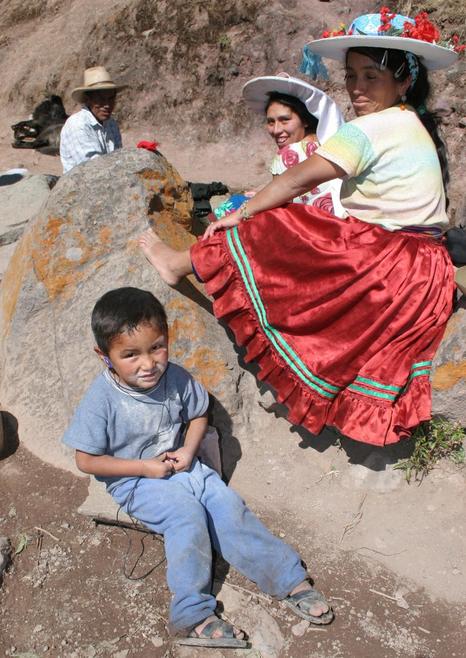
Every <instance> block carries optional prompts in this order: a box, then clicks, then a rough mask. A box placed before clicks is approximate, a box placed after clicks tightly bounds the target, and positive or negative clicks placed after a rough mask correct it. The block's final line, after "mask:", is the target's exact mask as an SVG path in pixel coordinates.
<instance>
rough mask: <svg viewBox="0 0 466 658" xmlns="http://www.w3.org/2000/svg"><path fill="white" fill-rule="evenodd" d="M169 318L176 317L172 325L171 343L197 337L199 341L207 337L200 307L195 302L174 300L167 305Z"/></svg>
mask: <svg viewBox="0 0 466 658" xmlns="http://www.w3.org/2000/svg"><path fill="white" fill-rule="evenodd" d="M166 310H167V314H168V316H169V317H170V316H173V315H176V317H175V319H174V320H173V322H171V323H170V341H171V342H174V341H176V340H177V339H179V338H180V337H181V338H189V337H190V336H193V335H194V336H195V337H196V339H197V340H200V339H202V337H203V336H205V332H206V329H205V324H204V322H203V321H202V318H201V315H200V313H199V310H198V307H197V306H196V305H195V304H194V302H188V301H185V300H181V299H176V298H175V299H172V300H171V301H170V302H169V303H168V304H167V305H166Z"/></svg>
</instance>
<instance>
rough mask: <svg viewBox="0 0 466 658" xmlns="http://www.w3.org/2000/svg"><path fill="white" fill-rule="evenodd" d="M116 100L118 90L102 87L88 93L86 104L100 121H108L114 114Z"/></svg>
mask: <svg viewBox="0 0 466 658" xmlns="http://www.w3.org/2000/svg"><path fill="white" fill-rule="evenodd" d="M115 100H116V91H114V90H113V89H109V90H105V89H100V90H99V91H91V92H88V93H87V94H86V105H87V107H88V108H89V110H90V111H91V112H92V114H93V115H94V116H95V118H96V119H97V121H99V122H100V123H103V122H104V121H107V119H110V117H111V116H112V112H113V109H114V107H115Z"/></svg>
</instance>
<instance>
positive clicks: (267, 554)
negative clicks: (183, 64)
mask: <svg viewBox="0 0 466 658" xmlns="http://www.w3.org/2000/svg"><path fill="white" fill-rule="evenodd" d="M92 331H93V333H94V337H95V340H96V343H97V345H96V347H95V351H96V352H97V354H98V355H99V357H100V358H101V359H102V361H103V362H104V363H105V366H106V369H105V370H104V371H103V372H102V373H101V374H100V375H98V377H97V378H96V379H95V380H94V382H93V383H92V384H91V386H90V388H89V390H88V391H87V393H86V394H85V396H84V398H83V399H82V400H81V402H80V404H79V406H78V408H77V410H76V412H75V414H74V417H73V419H72V421H71V424H70V426H69V428H68V430H67V431H66V433H65V435H64V438H63V440H64V442H65V444H66V445H68V446H71V447H73V448H75V449H76V464H77V466H78V468H79V469H80V470H81V471H83V472H84V473H91V474H92V475H95V477H96V478H97V479H98V480H101V481H103V482H105V483H106V486H107V491H108V492H109V493H110V494H111V495H112V496H113V498H114V499H115V500H116V502H117V503H118V504H119V505H120V506H121V507H122V508H123V509H124V510H125V512H127V513H128V514H129V515H131V516H132V517H134V518H136V519H139V521H141V522H142V523H143V524H144V525H146V526H147V527H148V528H149V529H150V530H153V531H154V532H156V533H159V534H162V535H163V536H164V540H165V553H166V557H167V581H168V586H169V588H170V591H171V593H172V595H173V598H172V602H171V608H170V625H169V628H170V631H171V632H172V633H174V634H176V635H178V636H181V637H180V639H179V640H178V641H179V642H180V643H182V644H194V645H200V646H210V647H211V646H216V647H236V648H238V647H246V646H247V642H246V639H245V634H244V633H243V632H242V631H240V630H239V629H237V628H235V627H234V626H232V625H231V624H229V623H227V622H226V621H225V620H223V619H220V618H219V617H217V616H216V615H215V608H216V599H215V597H214V596H213V595H212V593H211V584H212V547H213V548H214V549H215V550H216V551H217V552H218V553H219V554H220V555H222V556H223V558H224V559H225V560H227V561H228V562H229V563H230V564H231V565H232V566H233V567H235V568H236V569H237V570H238V571H240V572H241V573H242V574H244V575H245V576H247V577H248V578H250V579H251V580H252V581H254V582H255V583H257V585H258V586H259V587H260V588H261V590H262V591H264V592H266V593H267V594H270V595H271V596H275V597H277V598H278V599H284V600H285V601H286V602H287V604H288V605H290V607H292V608H293V610H294V611H295V612H296V614H298V615H299V616H301V617H303V618H304V619H308V620H309V621H310V622H313V623H316V624H327V623H329V622H331V621H332V619H333V612H332V610H331V609H330V608H329V606H328V604H327V602H326V601H325V599H324V597H323V596H322V594H320V593H319V592H317V591H316V590H315V589H314V588H313V587H312V586H311V584H310V582H309V577H308V575H307V573H306V571H305V569H304V568H303V566H302V564H301V560H300V558H299V556H298V555H297V553H296V552H295V551H294V550H293V549H291V548H290V547H289V546H288V545H287V544H285V543H283V542H282V541H281V540H279V539H278V538H276V537H274V536H273V535H272V534H271V533H270V532H269V531H268V530H267V529H266V528H265V526H263V525H262V523H261V522H260V521H259V520H258V519H257V518H256V517H255V516H254V515H253V514H252V512H251V511H250V510H249V509H248V508H247V507H246V505H245V504H244V502H243V501H242V500H241V498H240V497H239V496H238V495H237V494H236V493H235V492H234V491H233V490H232V489H230V488H229V487H228V486H227V485H226V484H225V483H224V482H223V481H222V479H221V478H220V477H219V476H218V474H217V473H216V472H215V471H213V470H212V469H211V468H209V467H208V466H206V465H205V464H203V463H201V462H200V461H199V460H198V458H197V457H196V454H197V452H198V449H199V446H200V444H201V442H202V439H203V436H204V434H205V432H206V429H207V407H208V393H207V391H206V390H205V389H204V387H203V386H201V384H199V383H198V382H196V381H195V380H194V379H193V378H192V377H191V376H190V375H189V373H188V372H186V370H184V369H183V368H181V367H180V366H178V365H175V364H174V363H171V362H170V361H169V360H168V326H167V318H166V315H165V311H164V308H163V307H162V305H161V304H160V302H159V301H158V300H157V299H156V298H155V297H154V296H153V295H152V294H151V293H150V292H146V291H144V290H139V289H137V288H118V289H117V290H111V291H110V292H107V293H106V294H105V295H103V297H101V298H100V299H99V300H98V302H97V304H96V305H95V307H94V310H93V312H92Z"/></svg>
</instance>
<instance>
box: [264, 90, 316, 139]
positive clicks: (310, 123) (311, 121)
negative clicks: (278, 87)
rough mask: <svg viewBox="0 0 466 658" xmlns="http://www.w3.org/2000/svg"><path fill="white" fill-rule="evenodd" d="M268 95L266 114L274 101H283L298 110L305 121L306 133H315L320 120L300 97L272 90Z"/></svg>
mask: <svg viewBox="0 0 466 658" xmlns="http://www.w3.org/2000/svg"><path fill="white" fill-rule="evenodd" d="M267 95H268V97H269V98H268V101H267V105H266V106H265V113H266V114H267V111H268V109H269V107H270V105H271V104H272V103H281V104H282V105H286V106H287V107H289V108H290V109H292V110H293V112H296V114H297V115H298V116H299V118H300V119H301V121H302V123H303V126H304V134H305V135H310V134H312V133H315V131H316V130H317V124H318V123H319V121H318V119H316V117H315V116H314V115H313V114H311V113H310V112H309V111H308V109H307V107H306V106H305V105H304V103H303V102H302V101H300V100H299V98H296V96H289V95H288V94H282V93H280V92H279V91H271V92H270V93H269V94H267Z"/></svg>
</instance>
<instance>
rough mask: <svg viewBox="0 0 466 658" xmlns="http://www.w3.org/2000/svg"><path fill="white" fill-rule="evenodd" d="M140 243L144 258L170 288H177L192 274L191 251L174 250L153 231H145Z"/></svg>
mask: <svg viewBox="0 0 466 658" xmlns="http://www.w3.org/2000/svg"><path fill="white" fill-rule="evenodd" d="M138 242H139V246H140V248H141V250H142V252H143V254H144V256H145V257H146V258H147V260H148V261H149V263H150V264H151V265H152V267H153V268H154V269H155V270H157V272H158V273H159V274H160V276H161V277H162V279H163V280H164V281H165V283H168V285H169V286H176V285H177V283H179V282H180V280H181V279H182V278H183V277H184V276H186V275H187V274H189V273H190V272H192V266H191V258H190V256H189V250H186V251H176V250H175V249H172V248H171V247H169V246H168V244H165V242H163V241H162V240H161V239H160V238H159V236H158V235H157V234H156V233H154V231H153V230H152V229H150V228H149V229H147V230H146V231H144V233H143V234H142V235H141V236H140V238H139V241H138Z"/></svg>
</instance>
